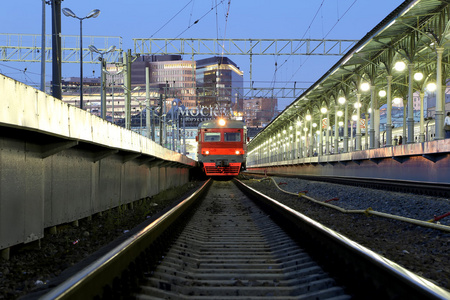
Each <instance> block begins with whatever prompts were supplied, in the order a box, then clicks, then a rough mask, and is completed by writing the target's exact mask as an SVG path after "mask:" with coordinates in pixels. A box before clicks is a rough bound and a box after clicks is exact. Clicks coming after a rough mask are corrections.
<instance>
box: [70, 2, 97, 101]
mask: <svg viewBox="0 0 450 300" xmlns="http://www.w3.org/2000/svg"><path fill="white" fill-rule="evenodd" d="M62 12H63V14H64V15H65V16H66V17H72V18H75V19H78V20H80V108H81V109H83V26H82V24H83V20H84V19H89V18H96V17H97V16H98V15H99V14H100V10H99V9H94V10H92V11H91V12H90V13H89V14H88V15H87V16H86V17H84V18H80V17H78V16H77V15H76V14H75V13H74V12H73V11H71V10H70V9H69V8H63V9H62Z"/></svg>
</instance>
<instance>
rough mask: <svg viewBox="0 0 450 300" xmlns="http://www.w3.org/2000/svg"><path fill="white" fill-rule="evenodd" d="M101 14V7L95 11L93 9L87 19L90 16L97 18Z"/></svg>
mask: <svg viewBox="0 0 450 300" xmlns="http://www.w3.org/2000/svg"><path fill="white" fill-rule="evenodd" d="M99 14H100V10H99V9H94V10H93V11H91V12H90V13H89V14H88V15H87V16H86V18H85V19H89V18H97V17H98V15H99Z"/></svg>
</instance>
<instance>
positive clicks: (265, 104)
mask: <svg viewBox="0 0 450 300" xmlns="http://www.w3.org/2000/svg"><path fill="white" fill-rule="evenodd" d="M243 103H244V120H245V123H246V124H247V126H248V127H260V128H261V127H265V126H266V125H267V124H268V123H270V121H272V119H273V118H274V117H275V116H276V114H277V110H278V101H277V99H275V98H253V99H244V101H243Z"/></svg>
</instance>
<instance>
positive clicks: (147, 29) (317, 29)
mask: <svg viewBox="0 0 450 300" xmlns="http://www.w3.org/2000/svg"><path fill="white" fill-rule="evenodd" d="M402 2H403V1H401V0H377V1H373V0H312V1H305V0H296V1H293V0H278V1H267V0H265V1H250V0H240V1H236V0H235V1H228V0H223V1H222V0H179V1H144V0H130V1H118V0H110V1H104V0H103V1H99V0H97V1H86V0H76V1H75V0H65V1H63V2H62V5H61V7H62V8H65V7H67V8H70V9H71V10H72V11H73V12H74V13H75V14H77V15H78V16H80V17H82V16H86V15H87V14H88V13H89V12H90V11H91V10H93V9H100V11H101V13H100V15H99V16H98V17H97V18H95V19H87V20H84V21H83V36H88V35H94V36H121V37H122V38H123V46H122V48H123V49H124V50H126V49H132V48H133V40H132V39H133V38H150V37H153V38H213V39H214V38H231V39H238V38H239V39H242V38H248V39H250V38H251V39H264V38H268V39H352V40H353V39H355V40H359V39H361V38H362V37H363V36H364V35H365V34H366V33H367V32H368V31H370V30H371V29H372V28H373V27H374V26H375V25H377V24H378V23H379V22H380V21H381V20H382V19H384V18H385V17H386V16H387V15H388V14H389V13H390V12H392V11H393V10H394V9H395V8H396V7H397V6H399V5H400V4H401V3H402ZM19 3H20V4H19ZM19 3H18V2H14V1H3V3H2V9H1V10H0V24H1V27H0V28H1V29H0V31H1V32H0V33H22V34H40V33H41V26H42V25H41V24H42V14H41V11H42V2H41V1H38V0H33V1H32V0H24V1H20V2H19ZM46 15H47V17H46V31H47V34H50V33H51V17H50V16H51V6H49V5H47V10H46ZM61 19H62V34H63V35H79V30H80V29H79V21H78V20H76V19H74V18H69V17H65V16H64V15H62V17H61ZM197 20H198V22H197V23H196V24H194V23H195V22H196V21H197ZM5 43H6V42H5V36H0V44H2V45H3V44H5ZM85 46H86V47H87V45H85ZM99 48H100V47H99ZM184 58H185V59H191V57H184ZM201 58H204V57H200V56H199V57H196V59H201ZM229 58H230V59H231V60H233V61H234V62H235V63H237V65H238V66H239V68H240V69H241V70H243V71H244V86H249V84H248V81H249V69H250V67H249V65H250V64H249V58H248V57H247V56H230V57H229ZM339 58H340V57H339V56H309V57H307V56H291V57H287V56H279V57H273V56H254V57H253V81H254V82H255V84H254V85H255V86H257V87H258V86H261V87H262V86H270V85H271V84H272V85H275V86H278V87H281V86H287V87H292V86H293V83H294V81H295V82H297V84H296V86H297V87H303V88H307V87H309V86H310V85H311V84H312V83H313V82H315V81H316V80H317V79H319V78H320V77H321V76H322V75H323V74H324V73H325V72H326V71H327V70H328V69H329V68H330V67H331V66H332V65H333V64H334V63H336V62H337V60H339ZM286 60H287V61H286ZM275 63H277V65H278V66H279V67H278V68H277V70H276V69H275ZM25 68H26V71H25V72H24V70H25ZM84 70H85V71H84V75H85V76H86V77H92V76H93V72H92V71H93V70H94V71H95V70H96V72H95V74H96V75H94V76H98V74H99V65H94V64H86V65H85V66H84ZM275 70H276V72H275ZM62 72H63V73H62V75H63V77H68V76H76V77H77V76H79V66H78V65H77V64H64V65H63V71H62ZM0 73H2V74H5V75H6V76H9V77H12V78H14V79H17V80H19V81H22V82H25V83H27V84H31V85H39V82H40V75H39V74H40V64H39V63H12V62H4V61H0ZM46 80H47V81H50V80H51V64H47V74H46ZM274 82H275V83H274ZM292 100H294V99H284V100H282V99H280V100H279V108H280V109H283V108H284V107H285V106H286V105H287V104H289V103H290V102H291V101H292Z"/></svg>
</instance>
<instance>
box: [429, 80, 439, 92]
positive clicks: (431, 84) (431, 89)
mask: <svg viewBox="0 0 450 300" xmlns="http://www.w3.org/2000/svg"><path fill="white" fill-rule="evenodd" d="M436 88H437V87H436V83H434V82H430V83H429V84H427V91H429V92H434V91H435V90H436Z"/></svg>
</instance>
